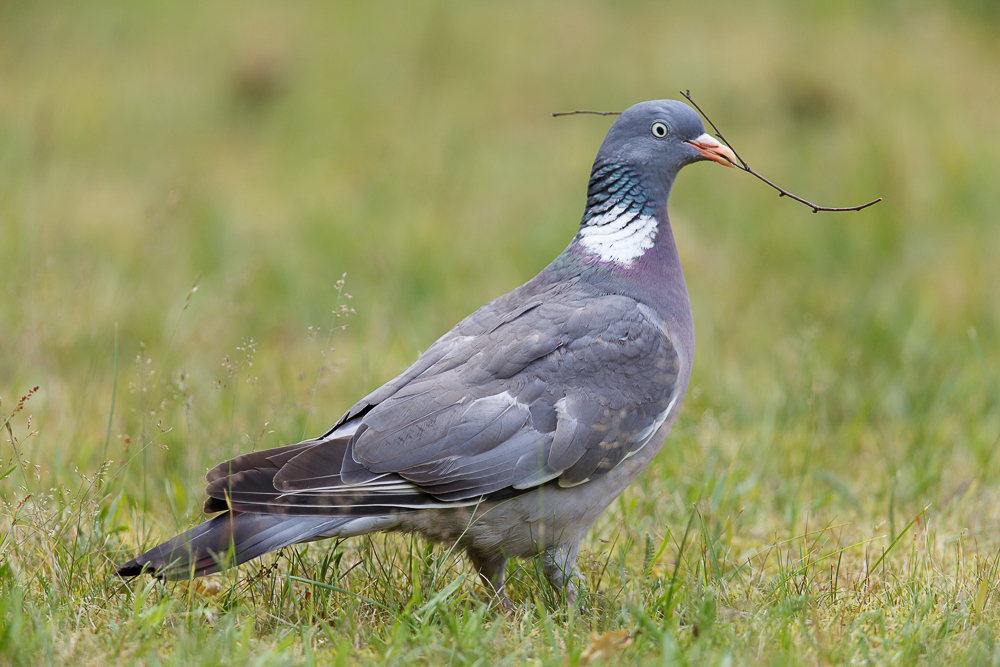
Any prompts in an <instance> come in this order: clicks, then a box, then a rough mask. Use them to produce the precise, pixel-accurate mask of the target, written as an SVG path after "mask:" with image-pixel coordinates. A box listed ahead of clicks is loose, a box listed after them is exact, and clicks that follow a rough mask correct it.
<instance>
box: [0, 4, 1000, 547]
mask: <svg viewBox="0 0 1000 667" xmlns="http://www.w3.org/2000/svg"><path fill="white" fill-rule="evenodd" d="M996 7H997V5H996V4H995V3H993V2H988V1H980V2H976V1H973V0H965V1H962V0H955V1H954V2H951V3H940V2H921V1H917V2H888V1H887V2H860V1H859V2H819V1H817V2H793V1H791V0H766V1H765V0H759V1H757V0H751V1H748V2H740V3H730V2H721V1H708V2H700V3H678V2H674V3H667V2H616V3H600V2H551V3H539V2H505V3H462V2H430V3H402V2H396V3H353V4H348V3H325V2H299V3H282V4H281V5H280V6H279V4H278V3H265V2H249V1H245V2H211V3H197V2H181V1H175V2H147V3H129V2H111V1H99V2H88V3H65V2H46V1H39V2H23V1H17V0H8V1H6V2H2V3H0V267H2V268H0V287H2V290H0V397H2V399H3V403H2V405H0V410H2V411H3V412H4V413H5V414H6V413H8V412H9V411H10V409H11V408H12V407H13V405H14V403H16V400H17V398H18V397H19V396H21V395H22V394H24V393H25V392H26V391H27V389H29V388H30V387H32V386H34V385H38V386H40V390H39V392H38V394H37V395H36V396H34V397H33V398H32V399H31V400H30V401H29V403H28V404H27V407H26V408H25V412H26V413H31V415H32V421H31V424H30V431H37V434H36V435H31V436H30V437H27V436H28V433H29V427H28V426H27V425H26V424H25V423H24V422H23V421H19V422H17V423H15V424H14V426H15V429H16V431H15V432H16V434H17V437H19V438H22V439H23V442H22V447H23V455H24V457H25V458H26V459H28V460H30V461H31V463H32V464H37V465H38V466H39V468H38V471H37V473H38V476H37V478H36V479H35V480H28V481H26V482H24V487H23V489H21V488H18V487H16V486H15V485H14V483H13V479H14V478H13V477H11V478H8V480H7V481H5V482H4V484H8V482H10V484H9V485H8V486H6V487H4V489H3V493H4V494H5V499H6V501H7V502H10V503H13V502H15V501H16V500H18V499H19V498H21V497H23V495H24V493H25V490H24V489H27V490H32V485H37V488H38V489H47V488H53V489H59V488H62V487H73V488H75V485H76V484H78V480H79V478H78V477H77V474H78V473H77V472H76V469H77V468H78V469H79V471H83V472H85V473H86V474H92V473H93V472H94V471H96V469H97V468H98V466H99V463H100V461H101V460H102V457H104V456H105V452H106V455H107V458H109V459H113V460H114V461H115V463H114V464H113V465H112V467H111V470H110V474H116V477H115V480H116V482H117V483H120V484H121V485H122V486H121V488H122V489H124V491H125V492H126V495H125V496H124V497H125V499H126V505H127V506H129V507H132V508H135V511H136V512H138V514H137V515H136V516H141V517H143V521H142V526H143V529H142V531H138V529H137V532H136V533H135V534H134V535H133V536H132V537H128V538H123V539H126V541H127V542H128V543H129V544H131V545H133V546H134V545H137V544H138V543H140V542H142V541H143V540H147V539H152V538H153V537H163V536H164V535H165V533H166V532H169V531H170V530H172V529H173V528H174V527H175V524H176V525H187V523H188V522H189V521H191V520H193V519H194V518H195V517H196V515H197V513H198V508H199V507H200V504H201V481H200V480H201V477H202V475H203V474H204V470H205V468H206V467H207V466H209V465H211V464H213V463H215V462H217V461H218V460H219V459H220V458H222V457H223V456H225V455H227V454H228V452H230V451H243V450H246V449H249V448H252V447H257V448H259V447H271V446H277V445H279V444H282V443H287V442H294V441H296V440H298V439H300V438H301V437H302V436H303V434H304V433H305V434H307V435H315V434H316V433H318V432H319V431H321V430H322V429H324V428H326V426H328V425H329V424H331V423H333V421H334V420H336V419H337V418H338V417H339V415H340V414H341V413H342V411H344V410H345V409H346V408H347V407H349V406H350V404H351V403H352V402H353V401H354V400H356V399H357V398H359V397H361V396H362V395H364V394H365V393H367V392H368V391H370V390H371V389H373V388H374V387H376V386H377V385H379V384H380V383H382V382H384V381H386V380H388V379H389V378H391V377H392V376H394V375H395V374H396V373H398V372H399V371H400V370H401V369H402V368H404V367H405V366H406V365H408V364H409V363H410V362H411V361H412V360H413V359H414V358H415V357H416V356H417V354H418V353H419V352H420V351H421V350H423V349H426V348H427V347H428V346H429V345H430V343H431V342H432V341H433V340H434V339H435V338H436V337H437V336H439V335H441V334H442V333H444V332H445V331H446V330H447V329H448V328H450V326H451V325H453V324H454V323H455V322H457V321H458V320H459V319H461V318H462V317H464V316H465V315H466V314H468V313H469V312H471V311H472V310H474V309H475V308H477V307H478V306H480V305H481V304H482V303H484V302H485V301H487V300H489V299H490V298H493V297H495V296H498V295H500V294H502V293H504V292H506V291H508V290H510V289H512V288H513V287H515V286H516V285H518V284H520V283H522V282H524V281H525V280H527V279H529V278H530V277H532V276H533V275H534V274H535V273H537V272H538V271H539V270H541V269H542V267H544V266H545V265H546V264H547V263H548V262H549V261H550V260H551V259H552V258H553V257H554V256H555V255H556V254H558V253H559V252H560V251H561V249H562V248H563V247H564V246H565V245H566V244H567V243H568V242H569V240H570V239H571V238H572V236H573V234H574V233H575V230H576V228H577V225H578V224H579V218H580V215H581V213H582V210H583V201H584V194H585V187H586V180H587V176H588V173H589V169H590V165H591V161H592V159H593V156H594V153H595V152H596V150H597V148H598V146H599V144H600V142H601V140H602V138H603V136H604V133H605V132H606V130H607V128H608V126H609V125H610V120H609V119H605V118H598V117H588V116H579V117H569V118H559V119H553V118H552V117H551V116H550V114H551V113H552V112H554V111H565V110H570V109H577V108H590V109H609V110H620V109H622V108H624V107H626V106H628V105H630V104H633V103H635V102H638V101H642V100H645V99H652V98H663V97H669V98H676V97H678V91H679V90H682V89H690V90H691V91H692V94H693V95H694V97H695V99H696V100H697V101H698V102H699V104H701V106H702V107H703V108H704V109H705V110H706V111H707V112H708V113H709V114H710V115H711V116H712V118H713V120H715V121H716V123H718V124H719V125H720V127H721V129H722V130H723V132H724V133H725V134H726V137H727V138H728V139H729V140H731V141H732V142H733V144H734V145H735V146H736V148H737V149H738V150H739V151H740V153H741V154H742V155H743V157H745V158H746V159H747V160H748V161H749V162H750V164H751V165H753V166H754V167H755V168H757V169H758V170H760V171H761V172H763V173H764V174H765V175H767V176H769V177H770V178H771V179H773V180H775V181H776V182H778V183H780V184H782V185H783V186H784V187H786V188H788V189H789V190H791V191H793V192H795V193H797V194H799V195H801V196H804V197H806V198H807V199H811V200H813V201H815V202H817V203H820V204H823V205H829V206H845V205H853V204H858V203H862V202H864V201H868V200H869V199H872V198H874V197H877V196H881V197H884V201H883V202H882V203H880V204H878V205H876V206H874V207H872V208H870V209H867V210H865V211H864V212H861V213H843V214H833V213H822V214H818V215H814V214H813V213H811V212H810V211H809V209H807V208H806V207H804V206H801V205H799V204H797V203H795V202H792V201H789V200H788V199H780V198H778V197H777V196H776V195H775V193H774V192H773V191H772V190H770V189H769V188H768V187H766V186H765V185H764V184H763V183H761V182H759V181H756V180H754V179H753V178H751V177H750V176H749V175H747V174H743V173H740V172H737V171H736V170H727V169H720V168H716V167H715V166H714V165H705V164H703V165H698V166H696V167H693V168H690V169H688V170H685V171H684V173H683V175H682V176H681V177H680V178H679V181H678V183H677V185H676V187H675V188H674V193H673V197H672V201H671V216H672V220H673V224H674V229H675V234H676V236H677V237H678V245H679V247H680V253H681V259H682V262H683V264H684V268H685V271H686V276H687V281H688V287H689V289H690V292H691V300H692V303H693V308H694V314H695V323H696V330H697V339H698V349H697V352H696V361H695V370H694V377H693V379H692V389H691V391H690V393H689V395H688V399H687V403H686V405H685V407H684V411H683V413H682V416H681V419H680V421H679V422H678V425H677V427H676V428H675V433H674V434H673V436H672V437H671V440H670V441H669V442H668V444H667V446H666V447H665V449H664V450H663V453H661V455H660V456H659V458H658V459H657V461H656V463H654V465H653V469H652V470H651V471H650V472H649V473H647V475H645V476H644V477H643V478H642V481H641V482H640V485H639V489H638V491H634V492H630V493H631V495H630V496H629V497H630V498H631V500H630V501H629V502H631V503H632V504H633V506H638V507H639V516H640V519H639V520H637V523H636V524H635V525H636V526H637V528H636V530H643V529H647V528H648V529H649V530H651V531H653V532H655V533H656V534H657V535H658V536H662V535H663V533H664V531H665V530H666V527H667V526H668V525H673V526H674V528H675V529H677V527H676V524H677V523H678V522H680V523H683V521H684V519H685V517H686V514H685V512H687V511H688V510H687V509H685V508H687V507H688V505H687V503H688V502H690V501H692V500H695V499H698V498H709V499H711V500H712V503H714V504H712V505H711V507H710V508H709V510H711V511H715V512H718V513H719V514H720V516H736V515H737V513H738V512H743V510H744V509H745V510H746V512H745V513H744V514H743V518H742V519H741V521H743V525H742V527H741V526H740V525H737V526H736V532H737V533H743V534H745V535H747V536H748V537H747V539H749V540H752V539H753V536H754V535H758V536H760V535H763V536H764V537H763V539H765V540H767V539H770V536H771V531H773V530H775V529H777V528H781V529H782V530H786V531H790V532H792V533H794V531H796V530H799V531H800V532H801V524H802V521H804V519H803V517H808V516H814V517H816V516H818V517H820V519H821V521H820V522H821V523H822V519H823V517H830V516H834V515H836V516H838V517H839V520H840V521H844V520H847V521H857V522H858V523H859V524H864V525H881V524H882V522H888V524H889V525H890V526H891V528H892V531H893V534H895V532H897V531H898V529H899V528H900V527H901V524H905V523H906V521H908V520H909V519H911V518H913V516H914V515H915V514H916V513H917V512H918V511H919V510H920V509H921V508H923V507H924V506H925V505H927V504H928V503H935V504H936V505H935V507H936V508H937V510H940V511H941V512H942V514H941V515H939V516H942V517H945V518H944V519H942V521H945V525H944V527H943V528H942V530H943V531H944V532H947V533H948V534H957V533H960V532H961V531H963V530H966V529H977V528H983V527H986V528H989V527H990V526H991V525H992V524H991V521H993V522H995V521H996V519H997V517H998V516H1000V506H998V505H997V504H996V502H995V498H996V496H997V494H996V492H995V491H994V488H995V486H996V482H997V481H998V478H1000V457H998V456H995V455H994V450H995V449H996V447H997V444H998V442H1000V394H998V392H997V376H998V366H1000V355H998V351H997V350H998V343H1000V318H998V306H1000V297H998V289H997V288H998V286H1000V224H998V218H1000V188H998V187H997V183H998V174H1000V40H998V39H997V35H998V34H1000V11H998V10H997V9H996ZM344 273H346V274H347V277H346V286H345V288H344V291H345V292H348V293H350V294H351V295H353V298H352V299H350V300H349V301H348V300H347V299H346V298H340V299H338V292H337V290H336V281H337V280H338V279H340V278H341V276H342V274H344ZM199 276H200V278H199ZM196 280H198V290H197V291H196V292H195V293H193V294H190V292H191V289H192V286H193V285H194V284H195V282H196ZM186 303H187V304H188V307H187V308H186V309H185V304H186ZM341 305H347V306H348V307H350V308H354V309H355V310H356V313H355V314H352V315H350V316H349V317H346V319H345V318H340V319H337V320H336V325H337V327H340V326H341V325H342V324H345V323H346V324H348V326H347V328H346V329H343V330H341V329H339V328H337V329H335V330H334V331H333V334H332V337H331V341H332V346H333V347H335V348H336V349H335V351H334V352H331V353H330V354H328V355H327V357H326V359H325V362H324V360H323V357H322V356H321V354H322V351H323V350H324V349H325V347H326V341H327V336H328V335H329V329H330V323H331V312H332V311H333V310H335V309H339V308H340V306H341ZM116 326H117V331H118V334H117V336H118V338H117V348H116V343H115V330H116ZM309 327H314V329H316V328H318V330H319V331H318V333H315V332H310V330H309ZM249 338H252V339H253V359H252V366H250V365H249V363H248V362H247V352H246V347H247V346H246V341H247V339H249ZM237 348H244V350H239V349H237ZM116 349H117V363H118V376H117V377H118V382H117V394H114V391H115V386H116V385H115V367H116ZM137 359H138V360H139V361H138V362H137ZM324 363H325V368H326V370H324V372H323V374H322V377H321V379H320V381H319V383H318V390H317V392H316V396H315V399H313V390H314V388H315V387H317V374H318V372H319V369H320V365H321V364H324ZM248 380H250V382H248ZM113 396H115V398H114V401H115V408H114V415H113V418H112V420H111V428H110V431H108V421H109V414H110V413H111V410H112V401H113ZM310 405H312V406H313V413H312V415H311V416H309V417H307V415H308V414H309V406H310ZM307 419H308V424H307V423H306V422H307ZM107 436H110V437H109V438H107ZM106 438H107V439H108V441H109V444H108V445H107V448H106V449H105V441H106ZM139 452H142V454H141V455H139V456H137V454H138V453H139ZM0 458H2V459H3V460H4V462H5V465H6V463H7V462H9V460H10V458H11V456H10V453H9V451H8V450H4V451H2V453H0ZM120 462H125V463H124V465H122V464H121V463H120ZM165 489H166V490H168V491H170V493H166V494H165V493H164V490H165ZM970 489H971V490H975V493H978V494H981V495H980V496H977V497H979V498H981V502H979V503H978V504H975V503H974V504H973V505H971V506H969V507H968V508H967V509H961V508H957V506H956V509H954V513H953V514H947V511H948V508H949V507H952V505H949V503H954V502H956V501H955V500H954V499H955V498H958V497H968V494H967V491H968V492H971V491H970ZM962 494H966V495H962ZM168 497H169V498H170V499H171V500H170V502H171V503H172V504H171V505H170V508H168V505H167V500H166V498H168ZM670 498H672V499H674V501H675V502H673V504H671V503H670V502H666V501H665V500H664V499H670ZM671 508H672V509H671ZM709 510H706V511H709ZM937 510H936V511H937ZM897 513H901V515H902V518H900V516H897ZM146 517H148V519H149V525H147V524H146ZM608 520H609V521H610V520H611V519H608ZM130 525H134V524H130ZM755 531H756V532H755ZM995 540H996V533H995V532H987V533H984V534H983V537H982V540H981V544H988V543H993V542H995Z"/></svg>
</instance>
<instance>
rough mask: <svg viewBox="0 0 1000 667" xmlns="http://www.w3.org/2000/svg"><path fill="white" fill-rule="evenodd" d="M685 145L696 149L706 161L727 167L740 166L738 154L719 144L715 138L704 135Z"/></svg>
mask: <svg viewBox="0 0 1000 667" xmlns="http://www.w3.org/2000/svg"><path fill="white" fill-rule="evenodd" d="M685 143H687V144H690V145H691V146H694V149H695V150H696V151H698V152H699V153H701V154H702V156H703V157H704V158H705V159H706V160H711V161H712V162H718V163H719V164H724V165H726V166H727V167H738V166H740V160H739V158H737V157H736V153H734V152H733V150H732V149H731V148H730V147H729V146H726V145H725V144H723V143H719V142H718V141H717V140H716V139H715V137H712V136H710V135H708V134H703V135H701V136H700V137H698V138H697V139H692V140H691V141H686V142H685Z"/></svg>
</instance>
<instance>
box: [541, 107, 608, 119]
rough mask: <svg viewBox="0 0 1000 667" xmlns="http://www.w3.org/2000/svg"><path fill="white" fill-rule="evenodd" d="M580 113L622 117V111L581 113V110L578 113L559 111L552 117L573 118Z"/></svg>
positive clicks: (582, 112)
mask: <svg viewBox="0 0 1000 667" xmlns="http://www.w3.org/2000/svg"><path fill="white" fill-rule="evenodd" d="M578 113H580V114H584V113H589V114H591V115H593V116H620V115H622V112H621V111H581V110H579V109H578V110H576V111H557V112H555V113H553V114H552V117H553V118H558V117H559V116H573V115H576V114H578Z"/></svg>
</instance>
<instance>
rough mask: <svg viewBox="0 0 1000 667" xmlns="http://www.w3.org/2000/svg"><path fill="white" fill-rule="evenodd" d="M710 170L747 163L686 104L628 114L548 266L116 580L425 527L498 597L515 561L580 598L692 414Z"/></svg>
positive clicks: (261, 454)
mask: <svg viewBox="0 0 1000 667" xmlns="http://www.w3.org/2000/svg"><path fill="white" fill-rule="evenodd" d="M701 160H713V161H715V162H718V163H720V164H723V165H726V166H734V165H735V164H736V162H737V159H736V156H735V155H734V154H733V152H732V151H731V150H730V149H729V148H728V147H726V146H725V145H723V144H721V143H720V142H718V141H716V140H715V139H714V138H712V137H711V136H709V135H708V134H706V133H705V128H704V126H703V124H702V122H701V119H700V118H699V117H698V115H697V114H696V113H695V112H694V111H693V110H692V109H691V108H690V107H689V106H687V105H686V104H683V103H681V102H678V101H674V100H655V101H649V102H643V103H641V104H636V105H635V106H632V107H630V108H629V109H627V110H626V111H624V112H623V113H622V114H621V115H620V116H619V117H618V119H617V120H616V121H615V123H614V124H613V125H612V126H611V129H610V130H609V131H608V134H607V137H606V138H605V139H604V142H603V144H601V148H600V150H599V151H598V153H597V157H596V159H595V160H594V166H593V169H592V171H591V175H590V182H589V184H588V186H587V204H586V208H585V210H584V212H583V219H582V221H581V223H580V229H579V231H578V232H577V234H576V236H575V237H574V238H573V240H572V242H571V243H570V244H569V246H568V247H567V248H566V249H565V250H564V251H563V252H562V253H561V254H560V255H559V256H558V257H556V258H555V260H554V261H553V262H552V263H551V264H549V265H548V266H547V267H546V268H545V269H544V270H543V271H542V272H541V273H540V274H538V275H537V276H535V277H534V278H532V279H531V280H529V281H528V282H527V283H525V284H524V285H522V286H520V287H518V288H517V289H515V290H514V291H512V292H510V293H509V294H505V295H504V296H501V297H498V298H496V299H494V300H493V301H490V302H489V303H487V304H486V305H485V306H483V307H482V308H480V309H479V310H477V311H476V312H474V313H472V314H471V315H469V316H468V317H467V318H465V319H464V320H462V321H461V322H459V323H458V324H457V325H455V327H454V328H453V329H452V330H451V331H449V332H448V333H446V334H445V335H444V336H442V337H441V338H439V339H438V340H437V341H436V342H435V343H434V344H433V345H431V346H430V348H428V350H427V351H426V352H425V353H424V354H423V355H421V356H420V358H419V359H417V360H416V362H415V363H414V364H413V365H412V366H411V367H410V368H409V369H407V370H406V371H405V372H404V373H402V374H401V375H400V376H399V377H397V378H395V379H394V380H391V381H389V382H388V383H386V384H385V385H383V386H382V387H380V388H378V389H376V390H375V391H373V392H372V393H371V394H369V395H368V396H366V397H364V398H363V399H361V400H360V401H359V402H358V403H357V404H355V405H354V407H352V408H351V409H350V410H348V411H347V413H346V414H345V415H344V416H343V417H341V418H340V421H338V422H337V423H336V425H334V426H333V428H331V429H330V430H328V431H327V432H326V433H324V434H323V435H321V436H319V437H318V438H313V439H311V440H306V441H304V442H300V443H298V444H295V445H290V446H286V447H278V448H276V449H270V450H265V451H258V452H252V453H249V454H244V455H242V456H238V457H236V458H234V459H232V460H231V461H226V462H225V463H222V464H220V465H218V466H216V467H214V468H212V469H211V470H210V471H209V472H208V475H207V479H208V488H207V493H208V499H207V501H206V502H205V512H207V513H218V514H217V515H216V516H215V517H214V518H212V519H210V520H208V521H207V522H205V523H203V524H201V525H200V526H197V527H195V528H192V529H191V530H189V531H188V532H186V533H184V534H182V535H179V536H177V537H175V538H173V539H171V540H168V541H167V542H165V543H163V544H161V545H159V546H157V547H154V548H152V549H150V550H149V551H147V552H146V553H144V554H142V555H141V556H138V557H136V558H134V559H132V560H130V561H129V562H127V563H125V564H124V565H122V566H121V567H119V568H118V569H117V574H118V575H120V576H122V577H132V576H135V575H139V574H141V573H142V572H144V571H145V572H149V573H151V574H154V575H156V576H158V577H160V578H162V579H184V578H188V577H192V576H201V575H204V574H209V573H212V572H217V571H219V570H220V569H222V568H223V567H227V566H229V565H234V564H239V563H244V562H246V561H248V560H251V559H253V558H256V557H258V556H260V555H262V554H265V553H267V552H269V551H274V550H275V549H280V548H282V547H285V546H288V545H291V544H298V543H301V542H309V541H313V540H319V539H324V538H332V537H341V538H343V537H351V536H356V535H362V534H365V533H370V532H373V531H416V532H417V533H419V534H421V535H423V536H424V537H425V538H427V539H430V540H433V541H438V542H443V543H445V544H448V545H456V546H457V547H459V548H461V549H464V550H465V551H466V553H467V554H468V556H469V558H470V560H471V561H472V564H473V565H474V566H475V567H476V569H477V570H478V572H479V575H480V577H481V578H482V580H483V582H484V583H485V584H486V585H487V586H489V587H491V589H493V590H495V591H496V592H497V594H498V595H500V596H501V598H502V599H503V585H504V572H505V567H506V563H507V559H508V558H512V557H517V558H530V557H535V556H539V555H540V556H541V557H542V559H543V565H544V571H545V574H546V576H547V578H548V580H549V581H550V583H551V584H552V585H553V586H554V587H555V588H556V589H557V590H561V591H565V593H566V594H567V596H569V597H570V598H571V599H573V598H575V590H574V586H573V581H572V580H573V578H574V577H575V576H578V572H577V569H576V558H577V553H578V551H579V548H580V540H581V539H582V538H583V536H584V534H585V533H586V532H587V530H588V529H589V528H590V526H591V525H592V524H593V523H594V521H595V520H596V519H597V517H598V516H599V515H600V514H601V513H602V512H603V511H604V510H605V509H606V508H607V507H608V506H609V505H610V504H611V502H612V501H614V499H615V498H617V497H618V495H619V494H620V493H621V492H622V491H623V490H624V489H625V487H626V486H628V485H629V484H630V483H631V482H632V480H634V479H635V478H636V476H637V475H639V473H640V472H642V470H643V469H644V468H645V467H646V466H647V465H648V464H649V462H650V461H651V460H652V458H653V457H654V456H655V455H656V453H657V452H658V451H659V449H660V447H661V446H662V445H663V442H664V440H665V439H666V437H667V434H668V433H669V431H670V428H671V426H673V424H674V421H675V420H676V419H677V414H678V412H679V411H680V408H681V404H682V402H683V401H684V394H685V392H686V390H687V386H688V380H689V378H690V376H691V362H692V356H693V353H694V323H693V321H692V317H691V305H690V301H689V300H688V293H687V287H686V285H685V283H684V275H683V273H682V271H681V264H680V260H679V258H678V256H677V248H676V246H675V245H674V238H673V235H672V233H671V229H670V221H669V219H668V217H667V199H668V197H669V195H670V188H671V186H672V185H673V183H674V178H675V177H676V176H677V172H678V171H679V170H680V169H681V167H683V166H685V165H688V164H691V163H693V162H698V161H701Z"/></svg>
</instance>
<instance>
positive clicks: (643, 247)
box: [579, 204, 657, 266]
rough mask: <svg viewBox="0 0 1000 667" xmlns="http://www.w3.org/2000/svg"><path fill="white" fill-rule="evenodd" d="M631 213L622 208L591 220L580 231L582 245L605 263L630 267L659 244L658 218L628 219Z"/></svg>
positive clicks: (639, 217)
mask: <svg viewBox="0 0 1000 667" xmlns="http://www.w3.org/2000/svg"><path fill="white" fill-rule="evenodd" d="M628 209H629V206H628V205H627V204H618V205H617V206H615V207H614V208H613V209H611V210H610V211H608V212H607V213H602V214H601V215H596V216H594V217H593V218H591V219H590V220H588V221H587V224H586V225H584V226H583V227H581V228H580V233H579V237H580V245H582V246H583V247H584V248H586V249H587V250H589V251H590V252H592V253H594V254H595V255H597V256H598V257H600V258H601V260H602V261H604V262H615V263H618V264H624V265H625V266H629V265H631V264H632V262H633V261H635V260H636V259H638V258H639V257H642V256H643V255H644V254H646V251H647V250H649V249H650V248H652V247H653V242H654V241H655V240H656V228H657V224H656V218H654V217H653V216H651V215H634V214H633V215H626V212H627V211H628Z"/></svg>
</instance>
